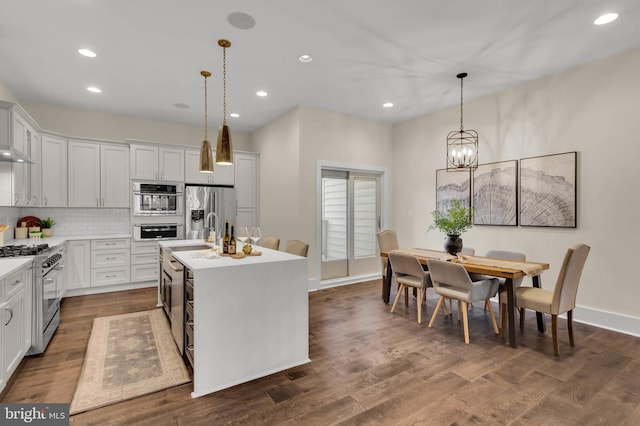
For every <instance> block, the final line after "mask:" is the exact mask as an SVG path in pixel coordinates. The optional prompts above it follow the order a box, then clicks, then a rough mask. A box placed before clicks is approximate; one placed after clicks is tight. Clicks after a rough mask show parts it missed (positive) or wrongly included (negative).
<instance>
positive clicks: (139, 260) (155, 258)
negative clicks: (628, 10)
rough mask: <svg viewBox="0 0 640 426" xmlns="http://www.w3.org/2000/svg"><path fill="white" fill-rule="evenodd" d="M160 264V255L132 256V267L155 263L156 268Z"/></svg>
mask: <svg viewBox="0 0 640 426" xmlns="http://www.w3.org/2000/svg"><path fill="white" fill-rule="evenodd" d="M159 262H160V256H159V255H158V253H155V254H132V255H131V264H132V265H144V264H147V263H155V265H156V267H157V266H158V264H159Z"/></svg>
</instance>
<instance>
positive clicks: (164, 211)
mask: <svg viewBox="0 0 640 426" xmlns="http://www.w3.org/2000/svg"><path fill="white" fill-rule="evenodd" d="M183 191H184V184H182V183H171V184H167V183H157V182H133V215H134V216H168V215H171V216H178V215H182V205H183V204H184V203H183V201H182V200H183V199H182V196H183V194H182V193H183Z"/></svg>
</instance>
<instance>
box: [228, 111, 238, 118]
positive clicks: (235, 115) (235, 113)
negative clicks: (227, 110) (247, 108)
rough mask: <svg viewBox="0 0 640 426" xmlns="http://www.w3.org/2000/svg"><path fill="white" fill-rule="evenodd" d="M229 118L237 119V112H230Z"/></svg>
mask: <svg viewBox="0 0 640 426" xmlns="http://www.w3.org/2000/svg"><path fill="white" fill-rule="evenodd" d="M229 117H233V118H238V117H240V114H238V113H237V112H232V113H231V114H229Z"/></svg>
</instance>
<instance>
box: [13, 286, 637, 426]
mask: <svg viewBox="0 0 640 426" xmlns="http://www.w3.org/2000/svg"><path fill="white" fill-rule="evenodd" d="M380 289H381V283H380V281H371V282H366V283H361V284H355V285H350V286H344V287H338V288H333V289H328V290H323V291H317V292H313V293H310V294H309V347H310V358H311V360H312V362H311V363H309V364H306V365H303V366H300V367H296V368H293V369H290V370H286V371H284V372H281V373H277V374H273V375H270V376H268V377H264V378H261V379H257V380H253V381H251V382H249V383H245V384H243V385H239V386H235V387H233V388H230V389H226V390H223V391H220V392H216V393H214V394H212V395H207V396H204V397H201V398H196V399H191V397H190V392H191V385H190V384H186V385H182V386H178V387H174V388H171V389H167V390H164V391H161V392H156V393H154V394H151V395H147V396H143V397H140V398H136V399H133V400H129V401H124V402H121V403H118V404H114V405H111V406H108V407H103V408H100V409H97V410H93V411H90V412H87V413H81V414H78V415H75V416H72V417H71V424H72V425H138V424H140V425H156V426H157V425H221V424H233V425H283V424H291V425H334V424H339V425H452V424H456V425H464V424H474V425H476V424H481V425H501V424H505V425H507V424H508V425H529V424H535V425H590V424H606V425H613V424H615V425H638V424H640V338H635V337H632V336H628V335H624V334H619V333H615V332H612V331H607V330H603V329H599V328H595V327H591V326H586V325H583V324H577V323H576V324H574V333H575V342H576V346H575V347H571V346H570V345H569V337H568V334H567V329H566V322H565V321H564V320H563V319H561V320H560V321H559V337H560V357H555V356H554V355H553V345H552V342H551V336H550V334H551V333H550V331H548V332H547V334H539V333H538V332H537V331H536V323H535V314H534V313H533V312H527V314H528V316H527V317H526V324H525V330H524V331H522V332H519V343H520V346H519V348H518V349H512V348H511V347H509V346H508V344H507V342H506V341H505V340H504V339H502V338H500V337H498V336H496V335H494V334H493V330H492V327H491V322H490V320H489V317H488V314H487V312H485V311H484V310H483V309H482V307H477V306H476V307H474V308H472V309H471V310H470V313H469V320H470V325H469V328H470V335H471V344H470V345H465V344H464V340H463V334H462V324H461V323H459V322H458V321H457V319H456V315H455V309H456V308H455V304H454V315H453V316H452V317H447V318H445V317H444V316H443V315H442V314H440V316H439V317H438V319H437V321H436V323H435V324H434V327H433V328H428V327H427V323H428V320H429V318H430V316H431V313H432V312H433V311H432V310H433V309H434V307H435V304H436V301H437V298H436V296H435V295H434V294H433V293H432V291H431V290H429V292H428V293H429V295H428V300H427V305H426V313H425V312H424V311H423V315H424V317H423V318H424V319H425V320H424V322H423V324H420V325H419V324H417V321H416V319H417V311H416V305H415V299H413V298H411V301H410V303H409V307H408V308H407V307H405V306H404V304H403V303H400V304H399V306H398V307H397V308H396V312H395V313H393V314H391V313H390V312H389V309H390V305H385V304H383V303H382V301H381V299H380ZM155 303H156V290H155V289H142V290H132V291H126V292H119V293H109V294H102V295H92V296H80V297H73V298H69V299H66V300H65V301H64V303H63V306H62V322H61V324H60V327H59V328H58V331H57V332H56V334H55V336H54V338H53V340H52V341H51V343H50V345H49V347H48V348H47V351H46V352H45V354H43V355H40V356H34V357H28V358H26V359H25V360H24V361H23V364H22V365H21V369H20V371H19V373H18V376H17V378H16V379H15V381H14V383H13V384H12V386H11V387H10V388H9V389H8V390H7V392H6V393H5V395H6V396H5V398H4V402H66V403H69V402H70V401H71V399H72V397H73V393H74V390H75V386H76V381H77V379H78V377H79V375H80V370H81V367H82V361H83V358H84V353H85V349H86V345H87V342H88V339H89V335H90V332H91V326H92V321H93V318H95V317H100V316H107V315H116V314H121V313H127V312H135V311H141V310H146V309H152V308H153V307H155ZM496 311H497V310H496ZM546 320H547V322H550V319H549V318H548V317H547V318H546ZM230 326H233V325H232V324H230Z"/></svg>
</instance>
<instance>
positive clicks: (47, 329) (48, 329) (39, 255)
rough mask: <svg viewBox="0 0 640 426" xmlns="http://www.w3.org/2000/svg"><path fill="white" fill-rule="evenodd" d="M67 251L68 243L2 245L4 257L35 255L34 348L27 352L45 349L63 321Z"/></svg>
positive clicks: (32, 340)
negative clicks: (61, 302) (64, 275)
mask: <svg viewBox="0 0 640 426" xmlns="http://www.w3.org/2000/svg"><path fill="white" fill-rule="evenodd" d="M65 252H66V244H61V245H57V246H54V247H49V245H48V244H37V245H13V246H5V247H0V258H1V257H18V256H33V308H32V321H31V323H32V330H31V349H29V351H28V352H27V355H35V354H40V353H42V352H44V350H45V349H46V347H47V345H48V344H49V341H50V340H51V337H52V336H53V333H54V332H55V331H56V328H57V327H58V324H59V323H60V301H61V299H62V292H63V289H64V283H63V281H62V277H63V274H62V271H63V269H64V258H65Z"/></svg>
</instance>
